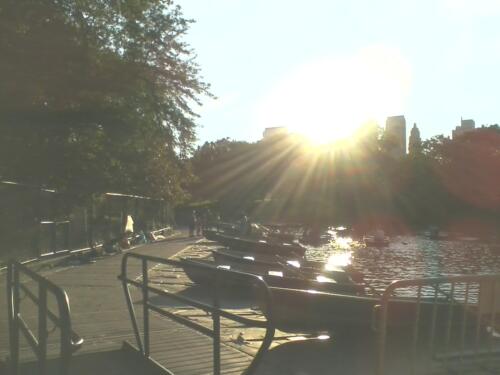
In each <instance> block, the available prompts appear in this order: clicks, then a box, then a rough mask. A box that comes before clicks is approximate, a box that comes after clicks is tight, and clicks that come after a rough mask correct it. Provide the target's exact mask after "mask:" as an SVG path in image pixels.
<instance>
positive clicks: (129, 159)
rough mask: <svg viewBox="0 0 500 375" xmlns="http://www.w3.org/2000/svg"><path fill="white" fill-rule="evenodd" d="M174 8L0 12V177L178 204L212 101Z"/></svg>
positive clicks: (85, 3)
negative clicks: (207, 102) (203, 112)
mask: <svg viewBox="0 0 500 375" xmlns="http://www.w3.org/2000/svg"><path fill="white" fill-rule="evenodd" d="M191 22H192V21H190V20H187V19H185V18H184V17H183V14H182V12H181V9H180V7H179V6H177V5H175V4H174V3H173V2H172V1H169V0H141V1H136V0H132V1H105V0H98V1H95V0H92V1H91V0H79V1H75V0H47V1H34V0H4V1H2V3H1V4H0V56H2V58H1V59H0V82H1V84H0V129H1V131H2V134H3V136H2V138H1V140H0V142H1V145H0V149H1V151H0V152H1V155H0V156H1V158H0V159H1V160H2V162H1V164H0V175H3V176H4V177H7V178H12V179H16V180H19V181H22V182H28V183H34V184H37V185H50V186H55V187H58V188H59V189H63V190H64V189H67V190H71V191H76V192H81V193H89V192H102V191H109V190H115V191H116V190H118V191H126V192H130V193H140V194H145V195H153V196H156V197H164V198H179V197H180V196H181V195H182V194H183V191H184V190H183V186H184V185H185V183H186V176H188V174H187V173H186V169H185V163H184V159H185V158H186V156H187V155H188V154H189V153H190V151H191V149H192V143H193V141H194V139H195V120H196V115H195V113H194V112H193V111H192V109H191V107H192V105H193V104H194V103H197V102H199V97H200V95H210V93H209V92H208V89H209V87H208V85H207V84H206V83H204V82H203V81H202V78H201V77H200V71H199V67H198V65H197V64H196V62H195V61H194V58H195V55H194V52H193V51H192V50H191V49H190V47H189V46H188V45H187V44H186V42H185V41H184V40H183V38H184V36H185V34H186V32H187V31H188V28H189V25H190V23H191Z"/></svg>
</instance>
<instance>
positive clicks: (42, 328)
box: [38, 283, 47, 375]
mask: <svg viewBox="0 0 500 375" xmlns="http://www.w3.org/2000/svg"><path fill="white" fill-rule="evenodd" d="M38 354H39V356H38V363H39V371H40V374H41V375H45V374H46V372H47V288H46V286H45V285H44V284H42V283H39V284H38Z"/></svg>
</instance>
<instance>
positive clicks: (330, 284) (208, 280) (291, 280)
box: [181, 258, 364, 295]
mask: <svg viewBox="0 0 500 375" xmlns="http://www.w3.org/2000/svg"><path fill="white" fill-rule="evenodd" d="M181 263H182V268H183V269H184V272H185V273H186V275H187V276H188V278H189V279H190V280H191V281H193V282H194V283H195V284H198V285H204V286H209V285H213V284H214V282H215V279H214V275H215V274H216V273H215V272H214V270H216V269H218V268H219V269H225V270H235V271H239V272H244V273H250V274H254V275H257V276H259V277H260V278H261V279H262V280H264V281H265V282H266V284H267V285H268V286H272V287H276V288H285V289H286V288H293V289H304V290H315V291H327V292H335V293H347V294H353V295H356V294H361V293H363V292H364V286H363V285H360V284H356V283H354V282H352V281H350V280H349V279H347V278H344V279H340V278H339V279H338V280H336V279H334V278H331V277H328V276H325V275H321V274H316V275H312V274H311V275H308V276H309V277H305V276H304V275H302V274H300V273H296V272H291V271H289V270H285V269H276V270H270V269H258V268H256V267H251V266H250V267H248V266H244V265H239V266H237V267H235V266H234V265H233V266H231V265H229V264H218V263H216V262H214V261H211V260H207V259H198V258H196V259H193V258H183V259H182V260H181ZM200 266H201V267H200ZM224 277H225V278H224V280H221V283H220V285H223V286H224V287H226V288H233V289H234V288H238V289H240V290H242V291H245V289H247V291H248V290H251V287H252V286H251V285H248V280H247V279H246V278H245V279H242V278H241V277H240V275H239V274H237V273H224Z"/></svg>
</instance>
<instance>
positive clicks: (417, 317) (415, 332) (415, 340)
mask: <svg viewBox="0 0 500 375" xmlns="http://www.w3.org/2000/svg"><path fill="white" fill-rule="evenodd" d="M421 297H422V284H420V285H419V286H418V292H417V305H416V311H415V326H414V327H413V348H412V364H411V373H412V374H415V365H416V358H417V346H418V328H419V323H420V302H421Z"/></svg>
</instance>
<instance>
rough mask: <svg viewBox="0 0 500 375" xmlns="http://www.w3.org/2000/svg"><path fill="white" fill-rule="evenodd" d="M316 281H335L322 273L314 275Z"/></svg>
mask: <svg viewBox="0 0 500 375" xmlns="http://www.w3.org/2000/svg"><path fill="white" fill-rule="evenodd" d="M316 281H317V282H319V283H337V282H336V281H335V280H334V279H331V278H329V277H326V276H323V275H318V276H316Z"/></svg>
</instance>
